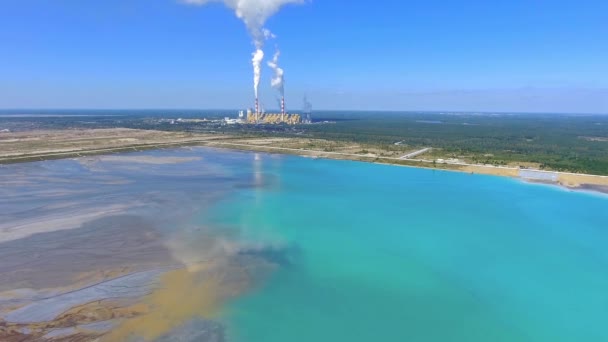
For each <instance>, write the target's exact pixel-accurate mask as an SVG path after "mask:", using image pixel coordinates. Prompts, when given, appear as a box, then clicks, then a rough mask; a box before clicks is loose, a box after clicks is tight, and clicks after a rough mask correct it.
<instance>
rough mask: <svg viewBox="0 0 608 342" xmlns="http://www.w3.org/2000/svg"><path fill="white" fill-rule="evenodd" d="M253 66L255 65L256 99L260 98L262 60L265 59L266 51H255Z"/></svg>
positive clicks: (254, 88) (254, 86) (254, 84)
mask: <svg viewBox="0 0 608 342" xmlns="http://www.w3.org/2000/svg"><path fill="white" fill-rule="evenodd" d="M252 56H253V58H252V59H251V64H253V90H254V91H255V98H256V99H257V98H258V88H259V87H260V78H261V77H262V60H263V59H264V51H262V50H261V49H257V50H255V52H254V53H253V54H252Z"/></svg>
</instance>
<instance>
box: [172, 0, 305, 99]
mask: <svg viewBox="0 0 608 342" xmlns="http://www.w3.org/2000/svg"><path fill="white" fill-rule="evenodd" d="M182 2H184V3H186V4H192V5H206V4H208V3H210V2H223V3H224V4H225V5H226V6H228V7H229V8H231V9H233V10H234V12H235V13H236V16H237V17H238V18H240V19H241V20H242V21H243V22H244V23H245V25H246V26H247V29H248V30H249V34H250V35H251V37H252V39H253V44H254V45H255V48H256V51H255V52H253V54H252V56H253V58H252V60H251V62H252V64H253V88H254V91H255V95H256V97H257V96H258V87H259V85H260V78H261V73H262V68H261V64H262V60H263V59H264V52H263V51H262V48H263V47H264V40H265V39H267V38H269V35H270V37H272V33H270V31H268V30H265V29H264V24H265V23H266V20H268V18H270V17H271V16H273V15H274V14H275V13H277V12H278V11H279V9H280V8H281V7H282V6H283V5H286V4H290V3H294V4H296V3H303V2H304V0H182Z"/></svg>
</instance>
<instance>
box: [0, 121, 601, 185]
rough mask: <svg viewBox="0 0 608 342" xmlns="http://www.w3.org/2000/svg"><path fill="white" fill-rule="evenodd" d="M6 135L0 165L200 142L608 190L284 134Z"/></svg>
mask: <svg viewBox="0 0 608 342" xmlns="http://www.w3.org/2000/svg"><path fill="white" fill-rule="evenodd" d="M39 135H42V136H45V135H46V136H49V137H50V139H48V140H44V142H43V144H42V145H41V144H38V145H36V144H35V143H31V141H33V140H42V139H41V138H39V137H38V136H39ZM24 137H25V138H24ZM8 138H10V139H5V140H4V141H3V140H0V146H1V147H4V146H7V147H14V146H11V144H16V145H18V146H17V148H16V149H13V151H10V150H9V152H8V153H5V154H4V155H2V154H0V167H3V165H8V164H17V163H27V162H36V161H45V160H57V159H69V158H80V157H89V156H96V155H112V154H117V153H129V152H139V151H146V150H159V149H166V148H179V147H187V146H192V147H194V146H200V147H212V148H224V149H230V150H240V151H253V152H266V153H275V154H287V155H298V156H303V157H311V158H325V159H335V160H351V161H360V162H367V163H375V164H385V165H394V166H406V167H416V168H425V169H431V170H447V171H457V172H463V173H471V174H485V175H494V176H501V177H510V178H515V179H520V180H522V181H528V182H532V183H535V182H537V183H538V182H540V183H545V184H551V185H557V186H560V187H562V188H565V189H569V190H573V191H586V192H599V193H604V194H608V176H602V175H591V174H583V173H572V172H561V171H548V170H539V169H524V168H518V167H508V166H493V165H482V164H469V163H464V162H458V161H456V162H450V161H444V160H440V161H438V160H426V159H414V158H405V159H404V158H403V157H389V156H382V155H378V154H374V153H367V154H361V153H348V152H336V151H321V150H314V149H306V148H289V147H280V146H270V145H268V144H269V143H270V144H271V143H274V142H276V141H281V139H286V141H288V139H289V138H266V139H260V138H252V139H249V138H247V137H242V136H232V135H223V134H191V133H184V132H164V131H142V130H133V129H123V128H117V129H93V130H65V131H40V132H36V131H33V132H21V133H18V134H15V135H14V136H10V137H8ZM20 138H21V139H20ZM53 138H55V140H53ZM260 141H262V143H260ZM70 143H71V145H70ZM19 144H23V146H20V145H19ZM104 144H105V145H104ZM66 145H67V146H66ZM100 145H101V146H100ZM42 146H44V149H45V150H44V151H43V152H38V151H40V149H42ZM417 156H418V155H415V156H414V157H417Z"/></svg>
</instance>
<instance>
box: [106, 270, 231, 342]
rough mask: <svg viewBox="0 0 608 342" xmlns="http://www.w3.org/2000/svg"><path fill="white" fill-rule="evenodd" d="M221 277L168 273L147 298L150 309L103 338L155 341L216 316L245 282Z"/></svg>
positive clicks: (187, 272)
mask: <svg viewBox="0 0 608 342" xmlns="http://www.w3.org/2000/svg"><path fill="white" fill-rule="evenodd" d="M203 274H204V276H203ZM222 278H223V277H222V276H221V275H219V274H209V273H206V272H202V273H199V272H189V271H188V270H187V269H179V270H174V271H170V272H168V273H166V274H165V275H164V276H163V277H162V279H161V288H159V289H158V290H156V291H155V292H154V293H152V294H151V295H149V296H148V297H147V298H146V299H145V301H144V303H145V304H146V305H147V307H148V310H147V312H145V313H143V314H141V315H139V316H137V317H134V318H131V319H128V320H126V321H124V322H123V323H122V324H121V325H120V326H118V327H117V328H116V329H114V330H113V331H112V332H110V333H109V334H107V335H106V336H104V338H103V339H102V341H124V340H127V339H128V338H129V337H130V336H138V337H142V338H144V339H145V340H153V339H155V338H158V337H160V336H162V335H163V334H165V333H167V332H169V331H171V330H172V329H174V328H176V327H178V326H179V325H181V324H183V323H185V322H186V321H188V320H190V319H192V318H195V317H204V318H210V317H213V316H214V314H215V313H217V310H218V309H219V306H220V304H221V303H222V301H223V300H224V299H226V298H227V297H229V296H230V295H231V294H233V293H235V291H236V292H239V290H240V289H242V288H243V284H223V281H222Z"/></svg>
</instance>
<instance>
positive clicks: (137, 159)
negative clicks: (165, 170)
mask: <svg viewBox="0 0 608 342" xmlns="http://www.w3.org/2000/svg"><path fill="white" fill-rule="evenodd" d="M98 160H99V161H105V162H125V163H141V164H157V165H161V164H179V163H188V162H193V161H198V160H201V157H151V156H101V157H99V158H98Z"/></svg>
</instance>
